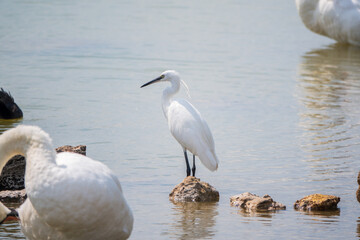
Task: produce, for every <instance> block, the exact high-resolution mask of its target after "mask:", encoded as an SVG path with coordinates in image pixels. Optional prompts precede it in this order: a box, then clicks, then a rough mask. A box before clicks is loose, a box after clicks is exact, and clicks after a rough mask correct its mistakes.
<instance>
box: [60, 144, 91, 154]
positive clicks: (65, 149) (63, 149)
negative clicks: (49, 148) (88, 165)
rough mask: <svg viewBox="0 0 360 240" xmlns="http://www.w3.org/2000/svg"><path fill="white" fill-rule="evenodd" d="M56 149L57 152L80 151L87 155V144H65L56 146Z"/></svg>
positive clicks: (79, 152)
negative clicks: (74, 145)
mask: <svg viewBox="0 0 360 240" xmlns="http://www.w3.org/2000/svg"><path fill="white" fill-rule="evenodd" d="M55 151H56V152H57V153H61V152H74V153H78V154H82V155H84V156H86V146H85V145H79V146H76V147H73V146H70V145H65V146H62V147H58V148H56V149H55Z"/></svg>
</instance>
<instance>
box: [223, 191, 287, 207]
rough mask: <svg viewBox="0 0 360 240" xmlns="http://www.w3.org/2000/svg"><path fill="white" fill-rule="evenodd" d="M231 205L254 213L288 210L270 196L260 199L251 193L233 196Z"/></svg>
mask: <svg viewBox="0 0 360 240" xmlns="http://www.w3.org/2000/svg"><path fill="white" fill-rule="evenodd" d="M230 205H231V206H234V207H240V208H244V209H246V210H252V211H275V210H285V209H286V206H285V205H284V204H281V203H278V202H275V201H274V200H273V199H272V198H271V197H270V196H269V195H264V196H263V197H259V196H257V195H255V194H252V193H249V192H245V193H242V194H238V195H235V196H232V197H231V198H230Z"/></svg>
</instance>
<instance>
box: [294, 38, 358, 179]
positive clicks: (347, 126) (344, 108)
mask: <svg viewBox="0 0 360 240" xmlns="http://www.w3.org/2000/svg"><path fill="white" fill-rule="evenodd" d="M299 75H300V77H299V79H298V81H299V82H298V85H297V87H298V96H299V100H300V102H301V105H302V106H303V107H302V108H301V110H300V126H301V127H302V128H303V129H304V130H305V132H304V134H303V143H302V147H303V150H304V151H306V152H307V153H309V156H308V157H307V158H308V161H309V162H311V166H312V168H313V169H314V175H315V176H314V177H315V178H317V179H314V180H327V179H329V178H331V175H334V174H337V173H344V172H347V171H349V168H350V166H349V165H348V164H344V163H349V162H353V161H354V160H355V155H356V152H354V151H356V150H354V149H356V148H358V146H357V147H356V148H355V145H359V144H360V137H359V132H360V127H359V126H360V121H359V119H360V108H359V107H358V105H359V102H360V48H357V47H353V46H348V45H340V44H334V45H330V46H328V47H326V48H323V49H318V50H313V51H310V52H308V53H306V54H305V55H304V56H303V60H302V63H301V64H300V66H299ZM321 175H323V176H321Z"/></svg>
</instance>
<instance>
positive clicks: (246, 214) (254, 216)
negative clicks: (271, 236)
mask: <svg viewBox="0 0 360 240" xmlns="http://www.w3.org/2000/svg"><path fill="white" fill-rule="evenodd" d="M236 213H237V214H239V215H241V216H242V217H243V218H242V219H241V220H242V221H244V222H246V223H250V222H254V221H255V222H260V223H262V224H264V225H267V226H271V223H272V217H273V216H274V214H278V213H281V211H248V210H245V209H238V210H237V212H236Z"/></svg>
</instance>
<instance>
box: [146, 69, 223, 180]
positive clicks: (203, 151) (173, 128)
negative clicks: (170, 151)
mask: <svg viewBox="0 0 360 240" xmlns="http://www.w3.org/2000/svg"><path fill="white" fill-rule="evenodd" d="M160 81H161V82H170V83H171V86H169V87H167V88H166V89H165V90H164V91H163V96H162V108H163V112H164V115H165V118H166V119H167V122H168V126H169V130H170V132H171V134H172V135H173V136H174V138H175V139H176V140H177V141H178V142H179V143H180V145H181V146H182V147H183V150H184V153H185V158H186V163H187V175H189V171H190V168H189V164H188V160H187V155H186V150H189V151H190V152H191V153H192V154H193V155H194V158H193V159H194V165H193V175H195V156H198V157H199V159H200V160H201V162H202V163H203V164H204V165H205V166H206V167H207V168H208V169H209V170H211V171H215V170H216V169H217V168H218V163H219V160H218V158H217V156H216V153H215V145H214V140H213V136H212V134H211V131H210V129H209V126H208V124H207V123H206V121H205V120H204V119H203V118H202V117H201V114H200V112H199V111H198V110H197V109H196V108H195V107H194V106H193V105H192V104H191V103H190V102H188V101H186V100H185V99H172V97H173V96H174V95H175V94H176V93H177V92H178V91H179V89H180V84H181V83H183V85H184V86H185V87H186V88H187V86H186V84H185V82H184V81H183V80H181V79H180V76H179V74H178V73H177V72H176V71H173V70H168V71H165V72H163V73H162V74H161V76H160V77H158V78H156V79H154V80H153V81H150V82H148V83H146V84H144V85H143V86H141V87H144V86H147V85H150V84H152V83H155V82H160Z"/></svg>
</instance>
